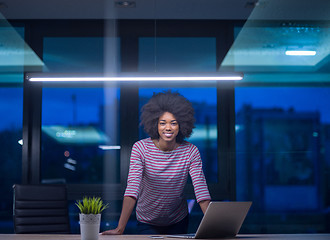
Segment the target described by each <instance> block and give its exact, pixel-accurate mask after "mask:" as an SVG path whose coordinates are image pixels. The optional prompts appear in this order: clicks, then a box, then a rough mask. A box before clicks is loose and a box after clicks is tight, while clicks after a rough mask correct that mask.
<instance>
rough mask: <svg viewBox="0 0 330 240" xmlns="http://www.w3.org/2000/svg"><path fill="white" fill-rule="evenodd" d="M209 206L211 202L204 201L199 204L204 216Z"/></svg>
mask: <svg viewBox="0 0 330 240" xmlns="http://www.w3.org/2000/svg"><path fill="white" fill-rule="evenodd" d="M209 204H210V200H204V201H200V202H199V206H200V207H201V209H202V211H203V213H204V214H205V211H206V209H207V207H208V206H209Z"/></svg>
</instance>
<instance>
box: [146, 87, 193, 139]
mask: <svg viewBox="0 0 330 240" xmlns="http://www.w3.org/2000/svg"><path fill="white" fill-rule="evenodd" d="M141 112H142V114H141V125H143V126H144V131H145V132H146V133H147V134H148V135H149V136H150V137H151V139H158V138H159V134H158V120H159V118H160V117H161V116H162V115H163V114H164V113H165V112H169V113H171V114H173V115H174V117H175V118H176V120H177V121H178V123H179V133H178V135H177V137H176V141H177V142H178V143H182V142H183V141H184V139H185V138H189V137H190V136H191V134H192V131H193V128H195V117H194V114H195V111H194V108H193V107H192V104H191V102H189V101H188V100H187V99H186V98H185V97H183V96H182V95H180V94H179V93H178V92H171V91H170V90H169V91H164V92H160V93H157V94H155V93H154V95H153V96H152V97H151V98H150V100H149V101H148V102H147V103H146V104H145V105H144V106H143V107H142V109H141Z"/></svg>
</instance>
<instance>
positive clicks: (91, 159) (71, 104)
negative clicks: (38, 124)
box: [41, 88, 120, 184]
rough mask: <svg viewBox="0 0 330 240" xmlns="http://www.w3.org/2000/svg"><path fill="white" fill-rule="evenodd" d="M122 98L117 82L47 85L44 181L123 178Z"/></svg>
mask: <svg viewBox="0 0 330 240" xmlns="http://www.w3.org/2000/svg"><path fill="white" fill-rule="evenodd" d="M118 102H119V93H118V89H113V88H104V89H103V88H44V89H43V107H42V164H41V176H42V181H43V182H48V183H50V182H66V183H87V184H91V183H99V184H100V183H116V182H118V181H119V172H120V171H119V151H118V150H119V149H120V146H119V148H118V139H119V135H118V132H117V131H116V129H118V124H119V121H118V119H117V118H118V114H117V109H118ZM109 171H111V172H109Z"/></svg>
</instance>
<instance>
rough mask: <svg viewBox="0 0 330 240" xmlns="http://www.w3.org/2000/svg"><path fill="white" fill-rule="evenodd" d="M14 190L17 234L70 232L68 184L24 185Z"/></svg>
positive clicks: (16, 186) (14, 215)
mask: <svg viewBox="0 0 330 240" xmlns="http://www.w3.org/2000/svg"><path fill="white" fill-rule="evenodd" d="M13 189H14V206H13V217H14V230H15V233H70V221H69V213H68V203H67V191H66V187H65V185H43V184H40V185H21V184H16V185H14V186H13Z"/></svg>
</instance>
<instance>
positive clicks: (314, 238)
mask: <svg viewBox="0 0 330 240" xmlns="http://www.w3.org/2000/svg"><path fill="white" fill-rule="evenodd" d="M163 237H164V239H167V240H175V239H174V238H167V237H166V236H163ZM80 239H81V238H80V235H77V234H65V235H61V234H0V240H80ZM234 239H236V240H330V234H240V235H237V237H236V238H234ZM99 240H151V238H150V235H100V236H99ZM176 240H178V239H176ZM227 240H228V239H227Z"/></svg>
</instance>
